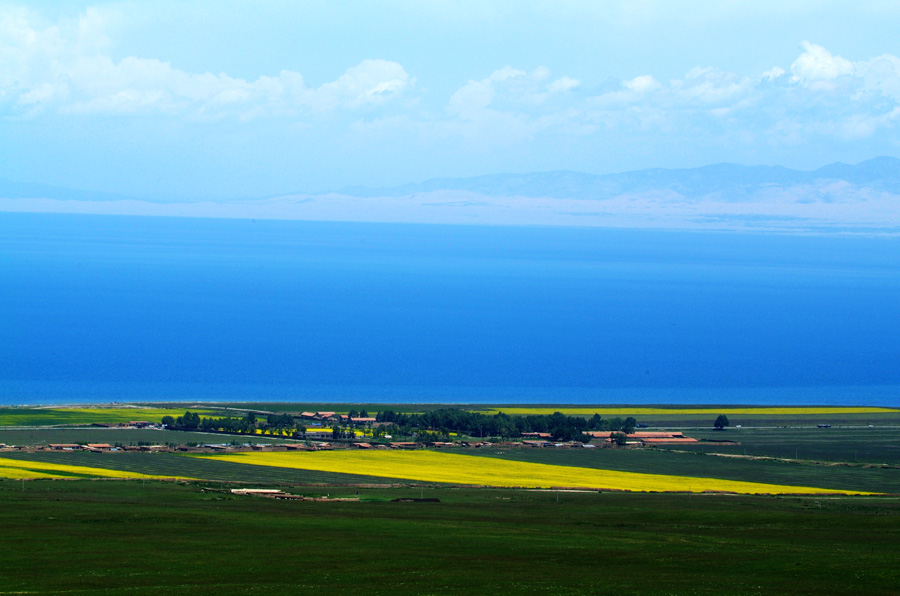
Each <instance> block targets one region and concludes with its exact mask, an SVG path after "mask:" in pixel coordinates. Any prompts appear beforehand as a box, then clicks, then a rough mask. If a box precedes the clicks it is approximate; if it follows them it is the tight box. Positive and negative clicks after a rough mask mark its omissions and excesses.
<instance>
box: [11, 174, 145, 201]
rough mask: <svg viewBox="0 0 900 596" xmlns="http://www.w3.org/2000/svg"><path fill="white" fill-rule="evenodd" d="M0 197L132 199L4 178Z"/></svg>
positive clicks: (91, 199) (74, 199) (71, 199)
mask: <svg viewBox="0 0 900 596" xmlns="http://www.w3.org/2000/svg"><path fill="white" fill-rule="evenodd" d="M0 197H2V198H6V199H58V200H64V201H122V200H126V199H131V198H132V197H128V196H125V195H120V194H114V193H108V192H98V191H93V190H80V189H75V188H64V187H61V186H51V185H49V184H37V183H33V182H15V181H13V180H6V179H5V178H0Z"/></svg>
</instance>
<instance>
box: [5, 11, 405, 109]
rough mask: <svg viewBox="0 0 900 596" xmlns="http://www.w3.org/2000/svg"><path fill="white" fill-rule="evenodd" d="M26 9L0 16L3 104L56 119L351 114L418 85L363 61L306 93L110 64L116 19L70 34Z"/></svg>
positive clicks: (398, 69)
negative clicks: (53, 113) (62, 115)
mask: <svg viewBox="0 0 900 596" xmlns="http://www.w3.org/2000/svg"><path fill="white" fill-rule="evenodd" d="M33 20H34V19H33V18H32V17H31V16H30V15H29V13H27V12H26V11H25V10H23V9H7V10H3V11H2V12H0V100H5V101H12V102H13V104H18V105H21V106H23V107H28V108H29V109H31V110H32V111H33V110H34V109H35V108H39V107H44V108H46V109H53V108H55V109H58V110H59V111H61V112H78V113H95V112H116V113H133V112H151V111H155V112H163V113H180V112H183V113H190V114H194V115H200V116H210V115H213V116H219V115H223V114H225V113H234V114H236V115H241V114H247V113H250V112H253V113H257V114H259V113H273V114H284V113H289V112H291V111H295V112H296V111H310V110H313V111H330V110H337V109H348V110H354V109H358V108H361V107H365V106H369V105H380V104H384V103H385V102H387V101H389V100H391V99H393V98H396V97H398V96H401V95H402V94H403V93H404V92H405V91H406V90H407V89H408V88H409V87H410V86H411V85H413V84H414V83H415V80H414V79H412V78H411V77H410V76H409V74H408V73H407V72H406V71H405V70H404V68H403V66H401V65H400V64H398V63H396V62H391V61H388V60H363V61H362V62H360V63H359V64H358V65H356V66H353V67H350V68H348V69H347V71H346V72H344V74H342V75H341V76H340V77H338V78H337V79H336V80H334V81H332V82H329V83H325V84H323V85H321V86H320V87H318V88H309V87H307V86H306V85H305V84H304V82H303V77H302V75H300V73H297V72H293V71H289V70H284V71H282V72H281V73H279V75H278V76H274V77H273V76H260V77H259V78H257V79H256V80H250V81H248V80H244V79H240V78H234V77H230V76H228V75H227V74H224V73H222V74H212V73H190V72H186V71H183V70H180V69H177V68H175V67H173V66H172V65H171V64H170V63H168V62H163V61H160V60H157V59H154V58H140V57H135V56H129V57H125V58H123V59H121V60H118V61H115V60H113V59H112V58H111V57H110V56H109V55H108V53H106V50H107V49H108V47H109V45H110V40H109V38H108V36H107V35H106V28H107V27H108V26H109V24H110V22H111V21H113V20H114V18H111V17H110V15H109V14H107V13H106V12H101V11H99V10H97V9H88V10H87V11H86V12H85V13H84V14H82V15H81V16H80V18H79V19H78V21H77V24H76V25H75V26H72V27H63V26H59V25H52V26H47V27H43V28H42V27H40V26H37V25H35V24H33Z"/></svg>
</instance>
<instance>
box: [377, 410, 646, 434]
mask: <svg viewBox="0 0 900 596" xmlns="http://www.w3.org/2000/svg"><path fill="white" fill-rule="evenodd" d="M375 420H376V421H378V422H385V423H389V424H391V425H393V426H395V427H396V428H397V432H398V434H401V435H411V434H417V433H418V432H423V431H429V432H437V433H440V434H441V435H449V434H450V433H451V432H453V433H457V434H465V435H470V436H473V437H503V438H512V437H521V436H522V435H523V434H524V433H550V434H551V435H552V436H553V438H554V439H555V440H558V441H572V440H589V439H590V437H588V436H584V433H585V432H586V431H609V432H613V431H622V432H625V433H631V432H634V428H635V426H637V421H636V420H635V419H634V418H632V417H630V416H629V417H628V418H625V419H622V418H618V417H616V418H611V419H609V420H604V419H603V418H602V417H601V416H600V415H599V414H594V415H593V416H592V417H590V418H582V417H581V416H566V415H565V414H562V413H561V412H554V413H553V414H549V415H538V414H531V415H509V414H504V413H503V412H498V413H496V414H493V415H490V414H483V413H481V412H469V411H467V410H463V409H460V408H444V409H440V410H433V411H431V412H424V413H422V414H404V413H398V412H394V411H392V410H384V411H382V412H378V414H377V415H376V416H375Z"/></svg>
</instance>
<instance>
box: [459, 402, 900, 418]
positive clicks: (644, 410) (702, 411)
mask: <svg viewBox="0 0 900 596" xmlns="http://www.w3.org/2000/svg"><path fill="white" fill-rule="evenodd" d="M471 410H472V411H473V412H482V413H484V414H496V413H497V412H503V413H504V414H509V415H513V414H519V415H528V414H543V415H546V414H552V413H554V412H561V413H563V414H565V415H567V416H593V415H594V413H597V414H600V415H601V416H669V415H672V416H713V417H715V416H716V415H718V414H728V415H732V414H738V415H749V416H780V417H784V416H798V415H799V416H820V415H845V414H897V413H900V410H898V409H896V408H881V407H834V406H802V407H762V406H759V407H752V406H747V407H736V406H709V407H704V406H700V407H695V406H658V407H647V406H613V407H608V406H600V405H598V406H544V407H541V406H518V405H516V406H509V407H506V406H494V407H490V408H484V409H481V408H471Z"/></svg>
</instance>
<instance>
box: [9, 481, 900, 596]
mask: <svg viewBox="0 0 900 596" xmlns="http://www.w3.org/2000/svg"><path fill="white" fill-rule="evenodd" d="M26 485H27V486H26V490H25V491H24V492H23V491H22V483H21V482H17V481H0V531H2V533H3V536H4V540H2V541H0V577H2V578H3V590H4V591H6V592H11V593H34V594H38V593H39V594H46V595H54V594H66V595H76V596H77V595H88V594H99V593H109V594H114V593H128V594H134V595H136V596H142V595H154V596H155V595H157V594H167V595H171V596H182V595H183V596H198V595H206V594H210V595H212V594H232V595H243V594H274V595H281V594H297V593H325V592H328V593H340V594H347V595H356V594H376V595H379V594H391V595H396V596H407V595H408V596H412V595H416V596H418V595H421V594H447V595H454V594H459V595H470V594H483V593H494V594H510V593H515V594H526V595H528V594H548V595H549V594H554V595H561V596H576V595H588V594H598V593H601V594H616V595H617V596H638V595H641V596H664V595H670V594H692V595H696V596H706V595H710V596H712V595H715V596H721V595H723V594H725V595H752V594H766V595H767V596H770V595H776V596H779V595H788V594H791V595H801V596H803V595H809V596H821V595H822V594H829V595H832V596H843V595H850V594H854V595H855V594H859V593H864V594H867V595H871V596H887V595H888V594H895V593H896V586H897V585H898V584H900V565H898V563H900V555H898V553H900V504H898V502H897V500H896V499H885V498H880V497H851V498H821V497H749V496H715V495H702V496H701V495H694V496H693V497H692V498H690V497H688V496H686V495H661V494H626V493H602V494H601V493H596V492H594V493H570V492H563V493H557V492H541V491H508V490H468V489H427V488H426V489H421V490H420V489H418V488H417V489H413V490H410V489H406V490H404V489H395V490H368V489H357V490H355V491H349V490H348V491H345V492H343V493H342V492H340V491H339V490H338V491H336V490H335V489H327V492H329V493H330V494H331V496H332V497H340V496H352V495H354V494H356V493H357V492H358V493H359V499H360V500H359V502H332V503H322V502H301V501H277V500H271V499H261V498H254V497H239V496H235V495H231V494H228V493H223V492H203V491H202V490H201V489H202V488H203V487H204V486H205V485H203V484H202V483H171V482H147V483H146V484H142V483H139V482H100V483H98V482H92V481H83V480H74V481H65V482H62V481H50V480H36V481H31V482H27V483H26ZM325 492H326V489H322V492H321V493H316V492H315V491H312V492H311V491H309V490H304V491H302V494H307V495H311V496H312V495H315V494H324V493H325ZM420 495H424V496H425V497H427V498H434V499H438V500H439V501H440V502H437V503H403V502H391V500H392V499H395V498H398V497H410V498H412V497H419V496H420ZM148 537H152V539H148Z"/></svg>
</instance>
